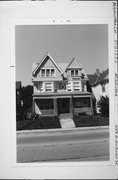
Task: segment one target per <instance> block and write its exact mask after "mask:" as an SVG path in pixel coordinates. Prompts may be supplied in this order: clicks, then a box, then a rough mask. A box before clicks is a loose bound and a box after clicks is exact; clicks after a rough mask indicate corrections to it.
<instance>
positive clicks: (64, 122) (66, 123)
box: [59, 114, 75, 129]
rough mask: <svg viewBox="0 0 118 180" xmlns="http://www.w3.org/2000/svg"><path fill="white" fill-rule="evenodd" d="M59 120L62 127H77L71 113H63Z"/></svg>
mask: <svg viewBox="0 0 118 180" xmlns="http://www.w3.org/2000/svg"><path fill="white" fill-rule="evenodd" d="M59 121H60V124H61V128H62V129H68V128H74V127H75V123H74V121H73V119H72V115H71V114H61V115H60V116H59Z"/></svg>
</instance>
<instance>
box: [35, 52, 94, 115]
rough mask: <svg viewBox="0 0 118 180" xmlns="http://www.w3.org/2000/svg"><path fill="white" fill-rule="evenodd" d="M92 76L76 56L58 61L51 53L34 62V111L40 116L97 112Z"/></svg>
mask: <svg viewBox="0 0 118 180" xmlns="http://www.w3.org/2000/svg"><path fill="white" fill-rule="evenodd" d="M87 81H88V77H87V75H86V73H85V70H84V69H83V67H82V65H81V64H80V63H78V62H77V60H76V59H75V58H73V59H72V60H71V62H70V63H69V64H66V63H56V62H55V61H54V59H53V58H52V57H51V55H50V54H49V53H47V54H46V55H45V56H44V58H43V59H42V60H41V61H40V62H39V63H34V64H33V70H32V82H33V87H34V93H33V110H34V112H35V113H38V114H40V115H60V114H71V115H73V114H78V113H82V112H85V113H86V114H90V115H91V114H93V108H92V94H91V93H90V92H87V83H86V82H87Z"/></svg>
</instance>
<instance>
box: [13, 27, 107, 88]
mask: <svg viewBox="0 0 118 180" xmlns="http://www.w3.org/2000/svg"><path fill="white" fill-rule="evenodd" d="M47 52H49V53H50V55H51V56H52V58H53V59H54V60H55V62H57V63H62V62H64V63H69V62H70V61H71V60H72V59H73V58H74V57H75V58H76V60H77V61H78V62H81V64H82V66H83V68H84V69H85V71H86V73H87V74H93V73H95V71H96V69H97V68H99V69H100V70H101V71H103V70H106V69H107V68H108V26H107V25H106V24H88V25H87V24H86V25H17V26H16V28H15V58H16V80H17V81H21V83H22V86H27V85H32V81H31V74H32V64H33V63H34V62H40V61H41V60H42V59H43V57H44V56H45V54H46V53H47Z"/></svg>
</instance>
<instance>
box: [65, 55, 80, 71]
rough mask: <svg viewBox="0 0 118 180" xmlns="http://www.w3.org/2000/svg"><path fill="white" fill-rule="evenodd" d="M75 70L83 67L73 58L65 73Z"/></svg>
mask: <svg viewBox="0 0 118 180" xmlns="http://www.w3.org/2000/svg"><path fill="white" fill-rule="evenodd" d="M75 68H77V69H82V65H81V64H80V63H78V62H77V60H76V59H75V58H73V59H72V60H71V62H70V63H69V65H68V66H67V68H66V70H65V71H66V72H67V70H68V69H75Z"/></svg>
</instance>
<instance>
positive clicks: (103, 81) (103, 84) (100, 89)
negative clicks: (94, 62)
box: [87, 69, 109, 106]
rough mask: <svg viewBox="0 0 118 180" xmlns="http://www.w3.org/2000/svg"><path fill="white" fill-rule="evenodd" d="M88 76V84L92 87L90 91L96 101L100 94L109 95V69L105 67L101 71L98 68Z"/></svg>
mask: <svg viewBox="0 0 118 180" xmlns="http://www.w3.org/2000/svg"><path fill="white" fill-rule="evenodd" d="M87 76H88V78H89V84H90V85H91V87H92V92H93V94H94V97H95V99H96V106H97V102H98V101H99V100H100V98H101V97H102V96H104V97H105V96H107V97H109V70H108V69H106V70H105V71H103V72H102V73H100V72H99V71H98V70H97V72H96V73H95V74H91V75H87Z"/></svg>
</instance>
